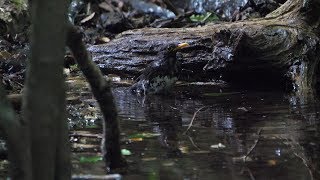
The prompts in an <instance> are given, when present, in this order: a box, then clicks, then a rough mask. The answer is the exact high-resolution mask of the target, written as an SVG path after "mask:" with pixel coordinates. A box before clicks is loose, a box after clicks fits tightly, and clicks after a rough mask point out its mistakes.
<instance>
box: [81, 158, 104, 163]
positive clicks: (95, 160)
mask: <svg viewBox="0 0 320 180" xmlns="http://www.w3.org/2000/svg"><path fill="white" fill-rule="evenodd" d="M99 161H102V157H101V156H89V157H85V156H82V157H80V159H79V162H81V163H97V162H99Z"/></svg>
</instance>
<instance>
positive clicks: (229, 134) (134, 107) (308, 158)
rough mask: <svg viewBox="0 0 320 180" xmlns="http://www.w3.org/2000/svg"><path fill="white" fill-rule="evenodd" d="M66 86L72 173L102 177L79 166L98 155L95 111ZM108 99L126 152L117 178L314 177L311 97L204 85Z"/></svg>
mask: <svg viewBox="0 0 320 180" xmlns="http://www.w3.org/2000/svg"><path fill="white" fill-rule="evenodd" d="M68 84H69V87H70V92H69V101H68V102H69V104H73V105H72V106H69V108H68V109H69V112H70V113H71V116H70V117H69V120H70V126H71V129H72V132H71V140H72V142H73V152H74V153H73V173H74V174H105V169H104V167H103V163H102V161H98V162H95V163H92V162H81V160H80V161H79V159H81V158H82V157H94V156H96V155H99V143H100V139H101V128H100V127H101V126H100V125H99V124H101V122H100V121H99V119H101V115H100V113H99V111H98V108H97V104H96V103H95V101H94V100H93V98H92V95H91V94H90V93H88V90H89V89H88V87H87V85H86V83H84V81H83V80H81V78H80V79H70V80H69V81H68ZM182 89H185V90H182ZM190 92H193V93H190ZM114 95H115V98H116V102H117V107H118V112H119V118H120V123H121V130H122V135H121V139H122V142H123V144H122V148H123V149H125V150H127V152H129V154H127V156H126V159H127V160H128V163H129V169H128V172H127V173H126V174H125V175H124V176H123V177H124V179H186V180H187V179H201V180H202V179H281V180H283V179H312V178H313V179H317V178H319V177H320V176H319V171H320V169H319V167H320V165H319V162H320V145H319V142H320V123H319V121H320V116H319V106H318V105H317V104H316V102H315V101H316V100H314V99H313V98H311V99H310V98H308V97H306V98H304V99H301V97H300V98H299V97H296V96H291V95H288V94H286V93H283V92H274V91H264V90H259V91H243V90H237V89H236V90H235V89H228V88H226V89H224V90H217V88H215V87H211V86H187V88H186V87H184V88H178V89H177V90H176V93H175V94H174V95H171V96H166V97H161V96H148V97H137V96H135V95H133V94H131V93H130V91H129V90H128V87H127V86H115V88H114ZM77 97H78V98H77ZM97 119H98V120H97Z"/></svg>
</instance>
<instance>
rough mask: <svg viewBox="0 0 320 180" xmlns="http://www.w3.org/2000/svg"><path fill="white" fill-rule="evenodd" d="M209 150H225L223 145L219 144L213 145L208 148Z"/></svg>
mask: <svg viewBox="0 0 320 180" xmlns="http://www.w3.org/2000/svg"><path fill="white" fill-rule="evenodd" d="M210 148H211V149H224V148H226V146H225V145H223V144H222V143H219V144H213V145H211V146H210Z"/></svg>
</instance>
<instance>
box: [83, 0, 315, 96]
mask: <svg viewBox="0 0 320 180" xmlns="http://www.w3.org/2000/svg"><path fill="white" fill-rule="evenodd" d="M319 7H320V2H319V1H316V0H314V1H312V0H310V1H308V0H291V1H287V2H286V3H284V4H283V5H282V6H281V7H279V8H278V9H277V10H275V11H274V12H272V13H271V14H269V15H267V16H266V17H265V18H260V19H253V20H249V21H238V22H232V23H229V22H226V23H215V24H208V25H206V26H203V27H196V28H176V29H168V28H163V29H156V28H144V29H138V30H132V31H126V32H124V33H122V34H120V35H119V36H118V37H116V38H115V39H114V40H113V41H111V42H110V43H108V44H104V45H95V46H91V47H89V48H88V49H89V51H91V52H92V54H93V57H94V60H95V61H96V62H97V63H98V64H99V65H100V67H101V68H102V69H104V71H105V73H117V74H119V73H120V74H126V75H138V74H140V73H141V71H143V69H144V68H145V67H146V65H147V64H149V63H150V62H151V61H154V60H157V59H158V58H159V52H161V51H162V50H164V48H165V47H166V45H168V44H169V43H181V42H188V43H189V44H190V45H191V46H190V47H189V48H186V49H185V50H184V51H182V52H181V56H182V57H183V58H182V59H183V65H182V68H183V70H185V71H182V72H183V73H182V74H181V77H182V78H183V79H186V78H190V77H193V79H197V80H199V79H200V80H202V79H203V78H206V79H216V80H218V79H219V80H224V81H227V82H231V83H234V82H237V83H246V84H250V83H251V84H252V83H258V82H260V83H262V84H267V85H268V86H269V85H279V87H281V88H285V89H288V90H292V91H296V92H302V91H303V92H307V91H310V90H311V89H313V87H314V86H315V85H316V84H317V74H318V63H319V55H318V52H319V50H318V49H319V16H317V14H316V12H317V10H319Z"/></svg>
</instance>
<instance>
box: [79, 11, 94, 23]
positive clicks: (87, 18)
mask: <svg viewBox="0 0 320 180" xmlns="http://www.w3.org/2000/svg"><path fill="white" fill-rule="evenodd" d="M95 14H96V13H95V12H94V13H92V14H90V15H89V16H87V17H85V18H84V19H82V20H81V21H80V23H81V24H83V23H85V22H88V21H90V20H91V19H92V18H93V17H94V15H95Z"/></svg>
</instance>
